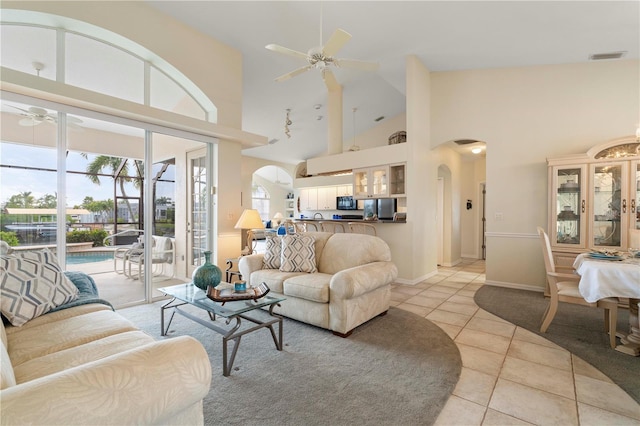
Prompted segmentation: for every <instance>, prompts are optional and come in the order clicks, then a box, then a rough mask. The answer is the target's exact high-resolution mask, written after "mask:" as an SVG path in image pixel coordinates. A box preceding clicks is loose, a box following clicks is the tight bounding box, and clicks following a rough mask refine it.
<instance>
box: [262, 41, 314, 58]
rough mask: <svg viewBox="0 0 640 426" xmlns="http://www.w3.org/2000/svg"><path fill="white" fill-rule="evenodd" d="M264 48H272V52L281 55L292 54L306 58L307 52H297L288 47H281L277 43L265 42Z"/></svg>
mask: <svg viewBox="0 0 640 426" xmlns="http://www.w3.org/2000/svg"><path fill="white" fill-rule="evenodd" d="M265 48H267V49H269V50H273V51H274V52H278V53H282V54H283V55H288V56H294V57H296V58H302V59H304V60H306V59H307V54H306V53H302V52H298V51H297V50H293V49H289V48H288V47H282V46H279V45H277V44H267V45H266V46H265Z"/></svg>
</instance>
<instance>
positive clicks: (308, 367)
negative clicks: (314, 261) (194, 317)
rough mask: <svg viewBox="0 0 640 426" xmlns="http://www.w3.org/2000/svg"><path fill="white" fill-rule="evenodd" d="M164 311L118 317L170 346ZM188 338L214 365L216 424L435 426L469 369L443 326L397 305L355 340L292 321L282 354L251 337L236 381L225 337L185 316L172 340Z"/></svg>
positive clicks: (211, 407) (211, 417)
mask: <svg viewBox="0 0 640 426" xmlns="http://www.w3.org/2000/svg"><path fill="white" fill-rule="evenodd" d="M159 306H160V304H159V303H155V304H153V305H144V306H139V307H134V308H126V309H122V310H119V311H118V312H120V313H121V314H122V315H124V316H125V317H127V318H129V319H130V320H131V321H133V322H134V323H135V324H136V325H137V326H139V327H140V328H142V329H143V330H145V331H147V332H148V333H150V334H151V335H153V336H154V337H155V338H157V339H162V337H160V326H159V323H160V308H159ZM191 312H195V313H199V314H200V315H201V316H202V317H203V318H206V315H205V314H204V313H203V312H202V311H199V310H197V309H195V308H193V309H192V310H191ZM185 334H188V335H191V336H193V337H195V338H196V339H198V340H200V342H202V344H203V345H204V346H205V348H206V349H207V352H208V353H209V357H210V360H211V365H212V368H213V378H212V385H211V391H210V393H209V395H208V396H207V398H206V399H205V408H204V413H205V424H208V425H213V424H215V425H283V424H284V425H305V426H306V425H417V424H421V425H429V424H432V423H433V422H434V421H435V419H436V418H437V416H438V414H439V413H440V411H441V410H442V408H443V406H444V404H445V402H446V401H447V399H448V398H449V395H450V394H451V392H452V391H453V389H454V387H455V385H456V383H457V381H458V378H459V375H460V369H461V360H460V354H459V352H458V349H457V347H456V345H455V344H454V343H453V341H452V340H451V339H450V338H449V337H448V336H447V335H446V334H445V333H444V332H443V331H442V330H441V329H440V328H439V327H437V326H436V325H434V324H432V323H431V322H430V321H428V320H426V319H424V318H420V317H418V316H416V315H414V314H412V313H409V312H406V311H403V310H400V309H396V308H391V309H390V310H389V313H388V314H387V315H386V316H383V317H377V318H374V319H373V320H371V321H370V322H368V323H366V324H364V325H363V326H361V327H359V328H357V329H356V330H355V331H354V332H353V334H352V335H351V336H350V337H349V338H347V339H343V338H340V337H337V336H334V335H333V334H332V333H331V332H329V331H327V330H323V329H319V328H316V327H312V326H309V325H306V324H302V323H299V322H297V321H293V320H289V319H285V323H284V350H283V351H282V352H279V351H277V350H276V348H275V345H274V343H273V340H272V338H271V334H270V333H269V331H268V330H266V329H263V330H258V331H257V332H255V333H251V334H248V335H246V336H243V337H242V342H241V345H240V347H239V350H238V355H237V358H236V361H235V364H234V370H233V371H232V373H231V376H229V377H224V376H223V375H222V338H221V336H220V335H218V334H217V333H215V332H213V331H210V330H208V329H206V328H205V327H203V326H201V325H199V324H197V323H194V322H192V321H191V320H189V319H187V318H185V317H182V316H180V315H176V316H175V318H174V320H173V323H172V325H171V329H170V333H169V337H166V338H171V337H172V336H177V335H185Z"/></svg>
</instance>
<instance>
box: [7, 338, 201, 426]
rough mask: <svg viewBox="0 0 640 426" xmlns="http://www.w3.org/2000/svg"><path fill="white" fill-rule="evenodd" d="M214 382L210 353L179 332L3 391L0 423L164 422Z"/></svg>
mask: <svg viewBox="0 0 640 426" xmlns="http://www.w3.org/2000/svg"><path fill="white" fill-rule="evenodd" d="M210 385H211V364H210V362H209V357H208V355H207V352H206V351H205V349H204V347H203V346H202V344H200V342H198V341H197V340H195V339H193V338H192V337H188V336H181V337H176V338H172V339H169V340H164V341H158V342H154V343H150V344H148V345H144V346H141V347H138V348H135V349H131V350H128V351H125V352H122V353H119V354H115V355H112V356H109V357H106V358H103V359H101V360H98V361H94V362H90V363H87V364H84V365H81V366H78V367H74V368H70V369H68V370H64V371H61V372H58V373H55V374H51V375H49V376H45V377H41V378H39V379H36V380H32V381H29V382H26V383H23V384H18V385H15V386H12V387H9V388H6V389H3V390H2V391H1V392H0V401H1V403H2V410H1V423H2V424H3V425H23V424H32V425H37V424H42V425H45V424H46V425H72V424H83V425H87V424H104V425H107V424H112V425H124V424H160V423H163V422H166V419H170V418H171V417H172V416H175V415H176V414H179V413H181V412H183V411H184V410H185V409H187V408H188V407H191V406H193V405H194V404H197V403H199V402H200V401H201V400H202V399H203V398H204V397H205V396H206V395H207V393H208V392H209V387H210Z"/></svg>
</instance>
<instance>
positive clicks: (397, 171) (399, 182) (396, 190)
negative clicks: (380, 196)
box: [389, 164, 404, 195]
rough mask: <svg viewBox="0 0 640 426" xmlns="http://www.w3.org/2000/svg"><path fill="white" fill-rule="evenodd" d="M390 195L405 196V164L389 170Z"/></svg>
mask: <svg viewBox="0 0 640 426" xmlns="http://www.w3.org/2000/svg"><path fill="white" fill-rule="evenodd" d="M389 180H390V182H389V193H390V194H394V195H396V194H404V164H402V165H398V166H391V167H390V168H389Z"/></svg>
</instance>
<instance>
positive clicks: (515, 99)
mask: <svg viewBox="0 0 640 426" xmlns="http://www.w3.org/2000/svg"><path fill="white" fill-rule="evenodd" d="M639 75H640V65H639V62H638V61H631V60H627V61H609V62H600V63H588V64H570V65H553V66H540V67H527V68H509V69H491V70H475V71H460V72H442V73H433V74H432V76H431V82H432V97H431V105H432V122H433V126H432V133H431V143H432V145H433V146H437V145H439V144H442V143H444V142H446V141H450V140H453V139H459V138H474V139H479V140H482V141H485V142H486V143H487V157H486V181H487V231H488V240H487V282H490V283H497V284H502V285H511V286H521V287H531V288H542V287H543V285H544V266H543V264H542V256H541V251H540V247H539V244H538V241H537V239H536V226H538V225H542V226H543V227H545V228H546V227H547V168H546V159H547V158H552V157H555V156H559V155H565V154H576V153H583V152H586V151H587V150H588V149H589V148H590V147H592V146H594V145H597V144H598V143H601V142H603V141H606V140H610V139H614V138H618V137H621V136H625V135H628V134H631V133H633V132H634V130H635V128H636V126H637V122H638V117H639V116H640V106H639V102H640V100H639V98H638V93H639V91H640V90H639V79H638V76H639ZM496 215H497V216H498V218H497V217H496ZM500 215H501V216H502V220H499V216H500ZM507 259H508V261H505V260H507Z"/></svg>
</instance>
